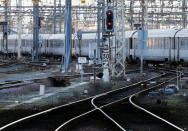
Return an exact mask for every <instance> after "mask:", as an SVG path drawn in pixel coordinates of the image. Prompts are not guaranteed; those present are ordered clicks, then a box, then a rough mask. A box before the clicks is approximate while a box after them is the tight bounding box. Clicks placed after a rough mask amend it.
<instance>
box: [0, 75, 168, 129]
mask: <svg viewBox="0 0 188 131" xmlns="http://www.w3.org/2000/svg"><path fill="white" fill-rule="evenodd" d="M163 75H165V74H162V75H157V76H155V77H153V78H150V79H147V80H144V81H141V82H137V83H135V84H132V85H129V86H126V87H123V88H120V89H115V90H112V91H109V92H106V93H102V94H100V95H97V97H98V96H104V95H107V94H108V95H109V94H110V93H114V92H116V91H121V90H123V89H126V88H130V87H132V86H136V85H138V84H141V83H144V82H147V81H150V80H152V79H155V78H158V77H161V76H163ZM94 97H96V96H92V97H89V98H86V99H83V100H79V101H76V102H72V103H68V104H65V105H61V106H58V107H54V108H51V109H49V110H46V111H42V112H39V113H36V114H33V115H30V116H27V117H24V118H22V119H19V120H17V121H14V122H12V123H9V124H7V125H5V126H3V127H1V128H0V130H3V129H6V128H8V127H10V126H13V125H15V124H17V123H20V122H23V121H24V120H28V119H30V118H34V117H36V116H39V115H42V114H45V113H48V112H51V111H54V110H56V109H60V108H62V107H66V106H69V105H72V104H76V103H79V102H84V101H87V100H92V99H93V98H94ZM93 111H95V109H94V110H92V111H89V112H86V113H85V115H86V114H88V113H91V112H93ZM83 115H84V114H82V115H80V116H83ZM80 116H77V117H75V118H78V117H80ZM72 120H75V119H74V118H72ZM69 122H71V120H69V121H67V122H66V123H64V124H63V126H64V125H66V124H67V123H69ZM61 127H62V126H61Z"/></svg>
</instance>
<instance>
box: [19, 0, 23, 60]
mask: <svg viewBox="0 0 188 131" xmlns="http://www.w3.org/2000/svg"><path fill="white" fill-rule="evenodd" d="M18 5H19V16H18V59H19V58H20V57H21V52H20V48H21V44H22V38H21V34H22V14H21V13H22V8H21V6H22V0H19V4H18Z"/></svg>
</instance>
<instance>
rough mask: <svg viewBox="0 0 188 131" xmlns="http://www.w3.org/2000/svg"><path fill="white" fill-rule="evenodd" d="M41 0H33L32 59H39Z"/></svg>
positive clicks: (36, 60)
mask: <svg viewBox="0 0 188 131" xmlns="http://www.w3.org/2000/svg"><path fill="white" fill-rule="evenodd" d="M38 24H39V0H33V27H34V29H33V57H32V61H35V62H38V61H39V54H38V48H39V25H38Z"/></svg>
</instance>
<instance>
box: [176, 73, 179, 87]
mask: <svg viewBox="0 0 188 131" xmlns="http://www.w3.org/2000/svg"><path fill="white" fill-rule="evenodd" d="M176 72H177V88H179V76H178V70H177V71H176Z"/></svg>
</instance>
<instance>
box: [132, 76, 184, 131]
mask: <svg viewBox="0 0 188 131" xmlns="http://www.w3.org/2000/svg"><path fill="white" fill-rule="evenodd" d="M176 78H177V77H175V78H172V79H170V80H168V81H166V82H170V81H172V80H175V79H176ZM166 82H163V83H161V84H159V85H156V86H154V87H152V88H149V89H146V90H144V91H140V92H138V93H135V94H133V95H131V96H130V97H129V102H130V103H131V104H132V105H133V106H134V107H136V108H138V109H140V110H142V111H144V112H146V113H147V114H150V115H151V116H153V117H155V118H157V119H159V120H161V121H163V122H165V123H167V124H168V125H170V126H172V127H174V128H176V129H177V130H179V131H184V130H183V129H181V128H180V127H178V126H176V125H175V124H173V123H171V122H169V121H167V120H165V119H163V118H161V117H159V116H157V115H156V114H154V113H152V112H150V111H148V110H146V109H144V108H142V107H141V106H139V105H137V104H135V103H134V102H133V100H132V98H133V97H135V96H136V95H139V94H141V93H144V92H146V91H149V90H151V89H153V88H156V87H159V86H161V85H164V84H165V83H166Z"/></svg>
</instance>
